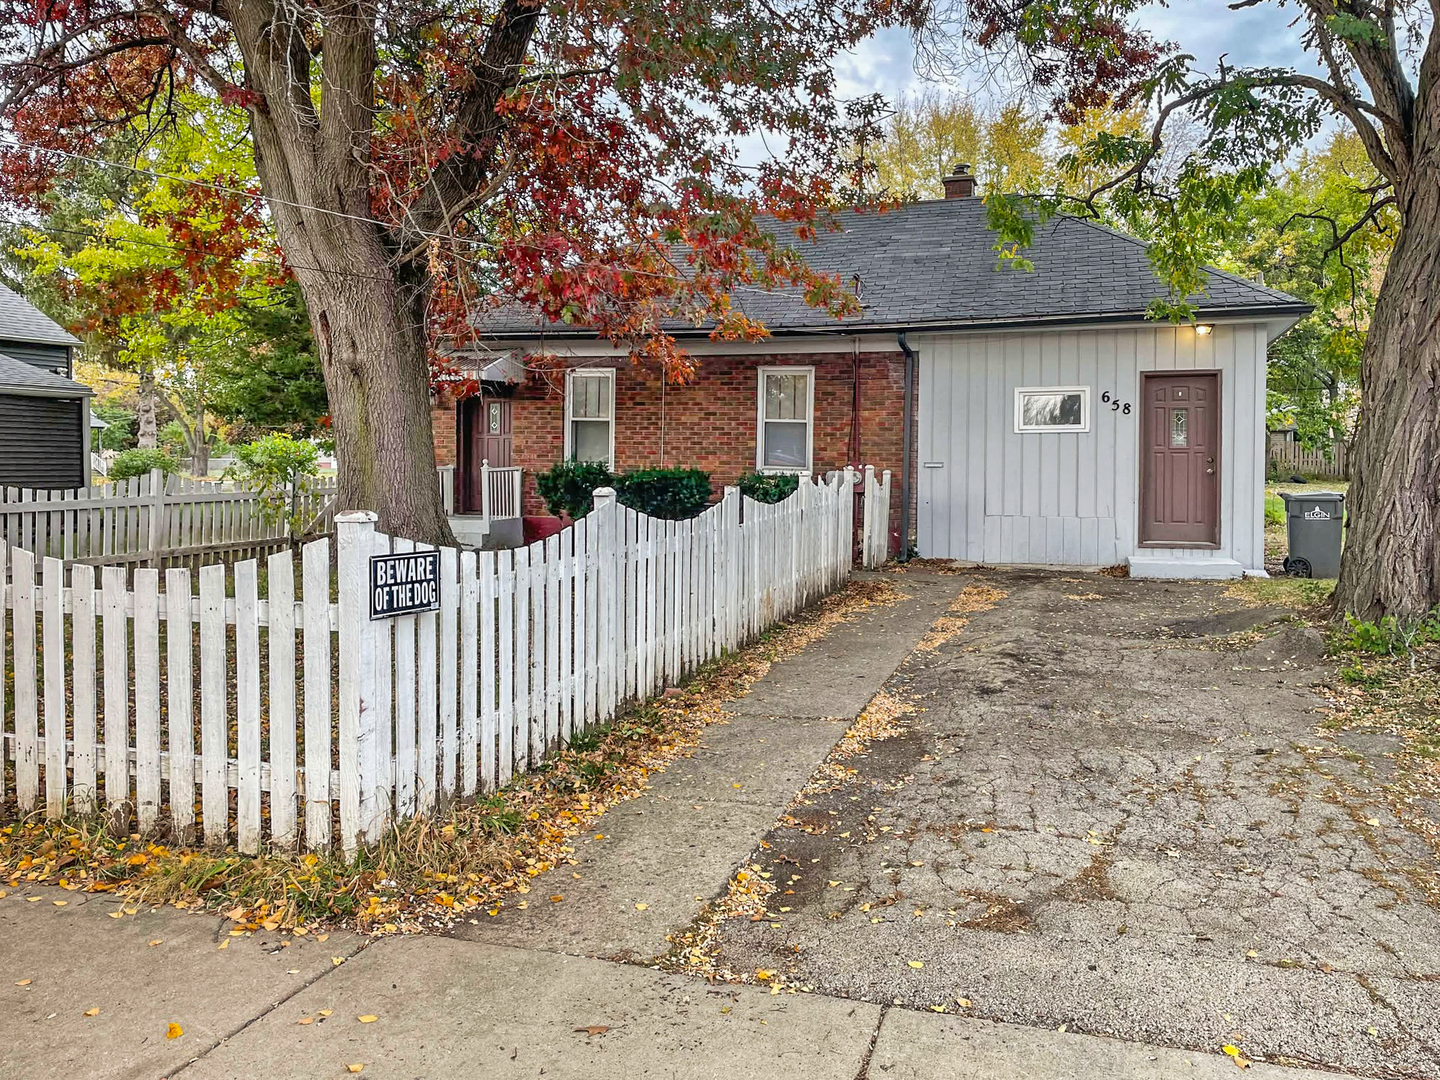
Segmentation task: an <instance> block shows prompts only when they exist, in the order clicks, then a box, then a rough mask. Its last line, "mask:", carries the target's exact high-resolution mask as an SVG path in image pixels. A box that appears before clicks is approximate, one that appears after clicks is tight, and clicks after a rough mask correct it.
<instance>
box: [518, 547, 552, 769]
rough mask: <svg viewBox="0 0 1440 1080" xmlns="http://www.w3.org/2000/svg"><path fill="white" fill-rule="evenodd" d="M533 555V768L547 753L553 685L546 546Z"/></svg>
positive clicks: (530, 712)
mask: <svg viewBox="0 0 1440 1080" xmlns="http://www.w3.org/2000/svg"><path fill="white" fill-rule="evenodd" d="M525 550H526V552H527V553H528V554H529V556H530V641H529V646H528V648H527V649H526V650H525V653H524V655H527V656H529V657H530V685H529V688H528V689H529V695H530V696H529V699H528V700H529V708H528V709H527V710H526V720H527V722H528V724H529V729H530V760H529V765H528V767H529V768H534V767H535V766H536V765H538V764H539V763H540V760H541V759H542V758H543V757H544V756H545V699H546V698H547V697H548V696H549V691H550V688H549V687H548V686H547V685H546V683H545V584H546V582H545V572H546V570H547V566H546V562H545V545H544V544H543V543H536V544H531V545H530V546H529V547H527V548H526V549H525Z"/></svg>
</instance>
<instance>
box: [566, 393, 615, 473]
mask: <svg viewBox="0 0 1440 1080" xmlns="http://www.w3.org/2000/svg"><path fill="white" fill-rule="evenodd" d="M565 457H566V458H567V459H569V460H572V461H598V462H601V463H603V464H605V465H609V466H611V467H612V468H613V467H614V465H615V369H614V368H571V369H570V370H569V372H567V373H566V376H565Z"/></svg>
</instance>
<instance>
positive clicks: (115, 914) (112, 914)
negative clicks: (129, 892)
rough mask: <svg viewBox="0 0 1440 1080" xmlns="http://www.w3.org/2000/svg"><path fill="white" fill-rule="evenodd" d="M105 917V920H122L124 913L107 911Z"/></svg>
mask: <svg viewBox="0 0 1440 1080" xmlns="http://www.w3.org/2000/svg"><path fill="white" fill-rule="evenodd" d="M105 916H106V918H110V919H123V918H124V917H125V912H123V911H107V912H106V913H105Z"/></svg>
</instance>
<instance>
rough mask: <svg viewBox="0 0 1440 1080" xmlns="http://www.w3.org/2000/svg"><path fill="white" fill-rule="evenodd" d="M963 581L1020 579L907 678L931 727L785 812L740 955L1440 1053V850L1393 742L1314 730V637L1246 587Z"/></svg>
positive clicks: (831, 980)
mask: <svg viewBox="0 0 1440 1080" xmlns="http://www.w3.org/2000/svg"><path fill="white" fill-rule="evenodd" d="M967 578H968V579H969V580H971V581H973V583H975V584H977V585H983V586H990V587H993V588H995V589H999V590H1002V591H1003V592H1004V593H1005V595H1004V597H1003V598H1001V599H999V600H998V601H996V603H995V605H994V606H993V607H992V608H990V609H989V610H981V611H974V612H966V613H962V615H960V616H959V617H962V618H964V619H965V620H966V621H965V623H964V625H963V626H961V625H959V624H958V623H951V624H949V625H948V626H943V627H941V629H942V630H944V631H946V632H945V633H937V634H935V635H932V639H931V640H930V641H929V642H927V643H926V645H927V646H930V647H926V646H922V647H921V648H920V649H917V650H916V652H915V653H914V654H913V655H912V656H911V657H910V658H909V659H908V660H907V661H906V662H905V663H904V664H903V665H902V666H901V668H900V670H899V671H898V672H897V673H896V675H895V676H894V677H893V678H892V679H891V680H890V682H889V683H888V684H887V687H886V690H887V692H888V693H889V694H890V695H892V696H893V697H894V698H897V699H900V700H908V701H910V702H911V703H913V704H914V705H915V707H916V708H917V712H916V714H915V715H914V716H913V717H912V718H911V719H910V721H909V723H908V725H907V726H905V727H904V729H903V730H902V731H901V733H900V734H898V735H896V736H894V737H892V738H889V739H886V740H884V741H879V742H875V743H873V744H872V745H871V746H870V748H869V750H868V752H867V753H866V754H865V755H864V756H861V757H857V758H854V759H851V760H850V761H848V762H847V763H846V764H848V765H849V766H851V767H852V768H853V769H854V770H855V772H854V773H853V774H851V775H850V777H849V778H848V779H847V780H845V781H843V782H841V783H839V784H838V785H837V786H834V787H832V788H830V789H829V790H823V785H821V787H822V790H819V791H818V792H817V791H813V790H812V791H811V792H810V793H809V794H807V795H806V796H805V797H804V799H803V800H801V801H800V802H797V804H796V805H795V806H794V807H793V808H792V812H791V815H790V816H789V819H788V820H787V821H786V823H785V824H782V825H780V826H777V827H776V828H775V829H773V830H772V831H771V832H770V833H769V834H767V836H766V838H765V842H764V843H763V844H762V845H761V846H760V847H759V848H758V849H757V853H756V860H755V861H756V862H758V863H759V864H761V865H762V868H763V870H764V871H765V872H767V873H768V874H769V875H770V877H769V881H770V882H771V883H773V884H774V885H775V886H776V891H775V893H774V894H773V895H771V896H770V897H769V898H768V904H769V909H768V910H769V912H770V915H771V918H769V919H756V920H753V921H746V920H734V921H731V922H726V923H722V924H721V926H720V927H719V929H718V939H717V940H718V948H719V955H718V957H717V959H718V962H720V963H721V964H724V965H727V966H729V967H731V968H733V969H736V970H742V971H743V970H750V969H755V968H762V969H767V970H770V971H775V972H777V973H779V977H780V978H782V979H784V980H785V981H787V982H791V983H799V984H802V985H808V986H810V987H813V988H814V989H815V990H816V991H820V992H824V993H829V994H835V995H841V996H848V997H853V998H859V999H865V1000H868V1001H873V1002H881V1003H898V1004H902V1005H906V1006H909V1007H912V1008H919V1009H925V1008H938V1007H941V1006H943V1007H944V1008H945V1010H946V1011H948V1012H961V1013H964V1014H966V1015H971V1016H976V1017H982V1018H987V1019H992V1020H1002V1021H1011V1022H1019V1023H1025V1024H1031V1025H1037V1026H1043V1027H1048V1028H1052V1029H1053V1028H1058V1027H1061V1026H1062V1025H1064V1026H1065V1027H1066V1028H1067V1029H1068V1030H1071V1031H1082V1032H1088V1033H1093V1034H1105V1035H1114V1036H1118V1037H1121V1038H1125V1039H1133V1040H1138V1041H1142V1042H1149V1043H1156V1044H1162V1045H1171V1046H1181V1047H1187V1048H1192V1049H1204V1050H1209V1051H1211V1052H1214V1051H1216V1050H1218V1049H1219V1048H1220V1047H1222V1046H1224V1045H1227V1044H1229V1045H1234V1046H1237V1047H1239V1048H1240V1050H1241V1051H1242V1052H1243V1053H1244V1054H1245V1055H1246V1056H1248V1057H1250V1058H1253V1059H1256V1060H1265V1061H1270V1062H1278V1063H1282V1064H1283V1063H1289V1064H1302V1063H1303V1064H1307V1065H1316V1066H1322V1067H1330V1068H1338V1069H1344V1070H1347V1071H1351V1072H1356V1073H1361V1074H1365V1075H1374V1076H1387V1077H1388V1076H1403V1077H1436V1076H1440V888H1437V870H1440V868H1437V863H1436V855H1435V852H1434V851H1433V850H1432V849H1431V848H1430V847H1429V846H1428V845H1427V844H1426V843H1425V841H1424V840H1423V839H1421V838H1420V837H1418V836H1416V835H1415V834H1413V833H1411V832H1409V831H1407V830H1406V829H1405V828H1404V827H1403V826H1402V825H1401V824H1400V822H1399V821H1398V820H1397V819H1396V817H1395V816H1394V814H1393V813H1391V812H1390V811H1389V810H1388V809H1387V808H1386V804H1385V801H1384V798H1383V793H1382V791H1381V788H1382V786H1383V784H1384V781H1385V775H1384V769H1385V758H1384V753H1385V751H1386V749H1387V746H1386V745H1385V743H1384V742H1383V740H1381V741H1376V740H1375V739H1374V738H1372V739H1371V740H1370V742H1369V743H1368V744H1367V745H1365V746H1360V747H1357V746H1356V745H1353V744H1345V743H1342V742H1339V741H1336V739H1335V738H1331V737H1329V736H1326V735H1323V734H1321V733H1320V732H1318V731H1317V727H1318V725H1319V723H1320V721H1321V719H1322V716H1321V714H1320V712H1319V709H1320V707H1321V704H1322V702H1321V700H1320V698H1319V697H1318V696H1317V694H1316V693H1315V691H1314V689H1313V687H1314V686H1315V684H1316V683H1317V682H1319V681H1320V680H1322V679H1324V678H1326V677H1328V675H1329V669H1328V667H1326V666H1325V665H1324V663H1323V656H1322V649H1321V642H1320V639H1319V637H1318V635H1316V634H1315V633H1314V631H1312V630H1309V629H1306V628H1303V627H1300V626H1297V625H1295V624H1293V623H1289V622H1288V621H1286V620H1285V619H1284V617H1283V615H1284V613H1282V612H1279V611H1273V610H1267V609H1263V608H1262V609H1255V608H1246V607H1244V606H1243V605H1242V604H1241V602H1240V601H1239V600H1238V599H1236V598H1233V597H1230V596H1228V595H1226V592H1225V590H1224V587H1223V586H1222V585H1214V584H1202V583H1158V582H1143V581H1129V580H1123V579H1114V578H1107V577H1090V576H1086V577H1083V578H1081V577H1076V576H1063V575H1059V574H1054V575H1042V574H1021V573H1008V574H1002V573H980V572H977V573H975V574H973V575H967ZM954 580H955V581H956V582H957V584H965V583H966V580H967V579H966V578H956V579H954ZM963 595H965V594H964V593H962V596H963ZM1256 626H1259V627H1261V631H1260V632H1249V631H1250V629H1251V628H1252V627H1256ZM957 629H958V633H956V632H953V631H955V630H957ZM1262 635H1263V636H1262ZM812 787H813V785H812Z"/></svg>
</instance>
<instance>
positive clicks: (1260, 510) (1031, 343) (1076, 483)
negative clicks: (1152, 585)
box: [911, 322, 1268, 570]
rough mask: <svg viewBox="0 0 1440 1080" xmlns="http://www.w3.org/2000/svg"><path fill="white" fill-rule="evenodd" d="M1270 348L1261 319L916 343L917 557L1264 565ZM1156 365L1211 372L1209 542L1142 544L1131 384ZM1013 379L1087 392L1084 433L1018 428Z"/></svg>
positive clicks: (1135, 390) (1136, 385)
mask: <svg viewBox="0 0 1440 1080" xmlns="http://www.w3.org/2000/svg"><path fill="white" fill-rule="evenodd" d="M1267 341H1268V335H1267V328H1266V324H1265V323H1263V322H1235V323H1229V324H1226V323H1220V324H1217V325H1215V327H1214V330H1213V332H1212V333H1210V334H1208V335H1200V334H1197V333H1196V332H1195V330H1194V328H1193V327H1191V326H1188V325H1185V326H1174V325H1170V324H1163V325H1162V324H1150V325H1137V326H1135V327H1121V328H1096V329H1075V330H1063V329H1055V330H1049V329H1046V330H1017V331H1009V332H1003V333H965V334H933V335H923V336H922V335H912V336H911V344H912V346H913V347H915V348H916V350H917V352H918V353H919V376H920V386H919V432H918V435H919V447H918V449H919V453H918V455H917V456H918V461H917V462H916V466H917V467H916V482H917V495H918V507H917V509H918V515H917V518H918V520H917V526H918V535H917V547H918V549H919V552H920V554H921V555H923V556H929V557H936V558H951V559H959V560H962V561H967V562H981V563H989V564H1013V565H1052V566H1054V565H1062V566H1064V565H1073V566H1113V565H1116V564H1119V563H1124V562H1125V561H1126V560H1127V559H1128V558H1129V557H1130V556H1131V555H1136V554H1142V553H1143V554H1144V555H1146V556H1151V557H1162V558H1174V559H1233V560H1235V561H1237V562H1238V563H1240V565H1241V566H1242V567H1244V568H1245V569H1247V570H1249V569H1262V568H1263V566H1264V536H1263V534H1264V461H1265V457H1264V453H1265V354H1266V344H1267ZM1163 371H1218V372H1220V380H1219V382H1220V401H1221V416H1220V462H1219V468H1220V478H1221V483H1220V546H1219V547H1218V548H1198V547H1197V548H1184V547H1181V548H1156V547H1150V546H1147V547H1145V548H1143V549H1142V548H1141V547H1140V537H1139V510H1140V419H1141V413H1142V408H1141V398H1140V376H1141V373H1143V372H1163ZM1022 386H1024V387H1046V386H1056V387H1060V386H1066V387H1069V386H1087V387H1089V388H1090V430H1089V431H1086V432H1063V433H1060V432H1044V433H1035V432H1027V433H1023V434H1022V433H1017V432H1016V431H1015V390H1016V388H1017V387H1022ZM1106 391H1108V392H1109V395H1110V398H1111V399H1112V401H1113V400H1118V401H1119V402H1120V403H1121V408H1120V409H1118V410H1116V409H1112V408H1111V405H1110V404H1109V403H1107V402H1104V401H1102V400H1101V399H1102V396H1103V395H1104V394H1105V393H1106ZM1126 403H1128V404H1129V405H1130V411H1129V413H1128V414H1127V413H1126V412H1125V411H1124V404H1126Z"/></svg>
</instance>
